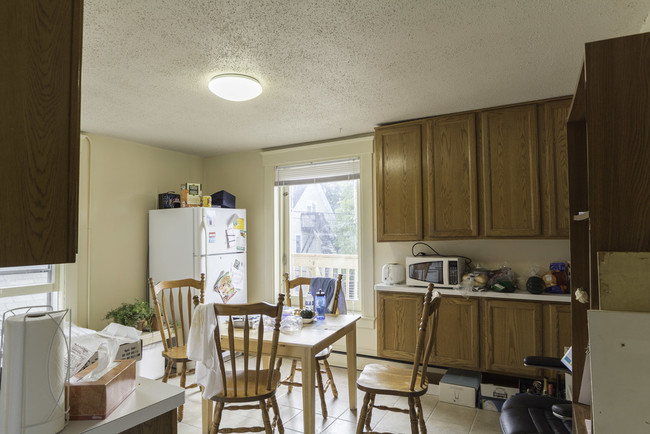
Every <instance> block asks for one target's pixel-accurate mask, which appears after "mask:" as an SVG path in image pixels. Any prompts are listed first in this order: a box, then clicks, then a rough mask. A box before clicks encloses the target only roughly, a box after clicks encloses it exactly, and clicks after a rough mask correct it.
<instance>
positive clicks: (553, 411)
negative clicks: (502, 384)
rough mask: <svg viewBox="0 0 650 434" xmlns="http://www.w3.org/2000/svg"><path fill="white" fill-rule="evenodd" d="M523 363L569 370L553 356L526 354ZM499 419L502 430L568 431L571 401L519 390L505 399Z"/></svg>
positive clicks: (506, 433) (511, 433)
mask: <svg viewBox="0 0 650 434" xmlns="http://www.w3.org/2000/svg"><path fill="white" fill-rule="evenodd" d="M524 365H525V366H531V367H535V368H542V369H553V370H556V371H560V372H565V373H571V371H570V370H569V369H568V368H567V367H566V366H565V365H564V363H562V361H561V360H560V359H558V358H555V357H538V356H529V357H526V358H525V359H524ZM499 421H500V423H501V431H502V432H503V434H531V433H538V434H571V425H572V422H573V421H572V409H571V401H567V400H566V399H560V398H554V397H552V396H548V395H536V394H532V393H521V394H519V395H515V396H512V397H510V398H508V399H507V400H506V402H505V403H504V404H503V407H502V408H501V416H500V418H499Z"/></svg>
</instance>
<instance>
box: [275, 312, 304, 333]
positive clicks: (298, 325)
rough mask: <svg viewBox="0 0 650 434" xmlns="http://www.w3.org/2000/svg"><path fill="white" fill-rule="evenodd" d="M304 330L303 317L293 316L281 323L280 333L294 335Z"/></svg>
mask: <svg viewBox="0 0 650 434" xmlns="http://www.w3.org/2000/svg"><path fill="white" fill-rule="evenodd" d="M300 329H302V317H301V316H300V315H291V316H288V317H286V318H285V319H283V320H282V322H281V323H280V333H286V334H293V333H298V332H299V331H300Z"/></svg>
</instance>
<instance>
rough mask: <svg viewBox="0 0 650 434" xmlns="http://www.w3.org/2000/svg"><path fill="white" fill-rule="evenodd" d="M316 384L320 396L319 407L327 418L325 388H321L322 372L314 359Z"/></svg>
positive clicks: (318, 363)
mask: <svg viewBox="0 0 650 434" xmlns="http://www.w3.org/2000/svg"><path fill="white" fill-rule="evenodd" d="M316 384H317V386H318V396H320V408H321V410H322V412H323V417H324V418H325V419H327V404H326V403H325V390H324V389H323V374H321V372H320V362H319V361H318V360H316Z"/></svg>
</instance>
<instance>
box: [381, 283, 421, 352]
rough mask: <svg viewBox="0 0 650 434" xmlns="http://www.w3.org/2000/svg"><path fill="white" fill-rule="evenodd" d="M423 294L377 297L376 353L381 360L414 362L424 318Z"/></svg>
mask: <svg viewBox="0 0 650 434" xmlns="http://www.w3.org/2000/svg"><path fill="white" fill-rule="evenodd" d="M423 303H424V295H423V294H412V293H407V292H385V291H381V292H378V293H377V314H378V317H379V324H378V326H377V337H378V338H377V344H378V347H377V352H378V353H379V355H381V356H382V357H387V358H389V359H396V360H406V361H413V356H414V354H415V345H416V342H417V331H418V328H419V326H420V319H421V317H422V305H423Z"/></svg>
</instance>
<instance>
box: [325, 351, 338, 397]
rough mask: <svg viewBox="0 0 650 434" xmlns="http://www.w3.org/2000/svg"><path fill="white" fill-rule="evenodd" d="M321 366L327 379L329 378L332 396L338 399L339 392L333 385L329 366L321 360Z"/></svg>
mask: <svg viewBox="0 0 650 434" xmlns="http://www.w3.org/2000/svg"><path fill="white" fill-rule="evenodd" d="M323 365H324V366H325V372H327V378H329V383H330V385H331V386H332V395H334V398H338V397H339V391H338V390H336V384H334V377H333V376H332V370H331V369H330V364H329V363H327V359H325V360H323Z"/></svg>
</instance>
